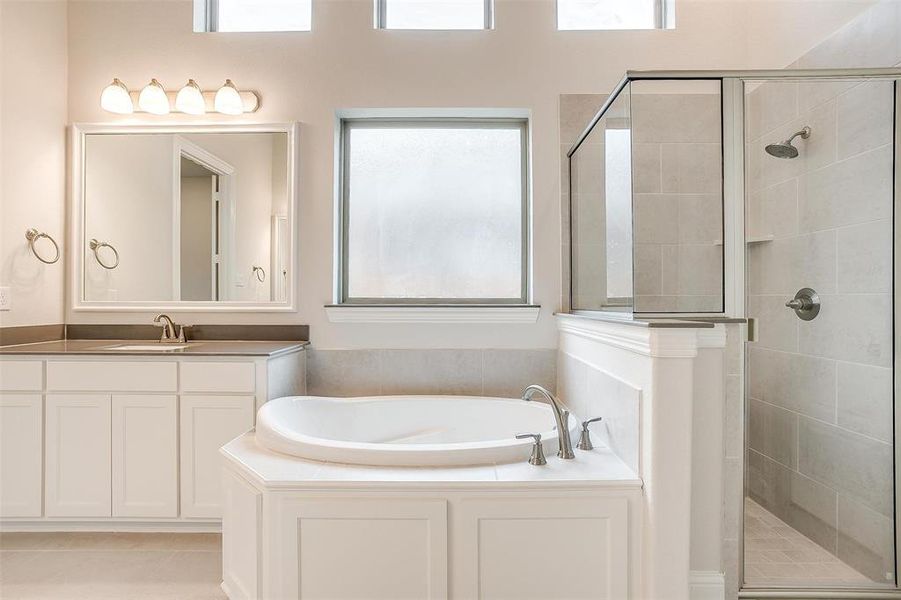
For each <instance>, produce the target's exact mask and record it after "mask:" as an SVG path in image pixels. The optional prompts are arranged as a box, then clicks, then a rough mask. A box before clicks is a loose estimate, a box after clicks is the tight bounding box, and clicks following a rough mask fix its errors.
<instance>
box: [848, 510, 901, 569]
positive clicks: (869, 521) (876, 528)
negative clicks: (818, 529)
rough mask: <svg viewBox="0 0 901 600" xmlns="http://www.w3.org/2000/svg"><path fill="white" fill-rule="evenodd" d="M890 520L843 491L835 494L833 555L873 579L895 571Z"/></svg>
mask: <svg viewBox="0 0 901 600" xmlns="http://www.w3.org/2000/svg"><path fill="white" fill-rule="evenodd" d="M893 533H894V523H893V520H892V519H891V518H890V517H886V516H884V515H881V514H879V513H877V512H875V511H873V510H871V509H870V508H867V507H866V506H865V505H863V504H861V503H860V502H857V501H855V500H854V499H853V498H850V497H848V496H846V495H844V494H839V496H838V540H837V546H836V555H837V556H838V558H839V559H841V560H842V561H844V562H845V563H847V564H848V565H850V566H852V567H854V568H855V569H857V570H858V571H860V572H861V573H863V574H864V575H866V576H867V577H869V578H870V579H872V580H873V581H885V582H890V581H891V580H892V578H889V577H887V575H888V574H891V573H894V572H895V564H894V546H895V540H894V535H893Z"/></svg>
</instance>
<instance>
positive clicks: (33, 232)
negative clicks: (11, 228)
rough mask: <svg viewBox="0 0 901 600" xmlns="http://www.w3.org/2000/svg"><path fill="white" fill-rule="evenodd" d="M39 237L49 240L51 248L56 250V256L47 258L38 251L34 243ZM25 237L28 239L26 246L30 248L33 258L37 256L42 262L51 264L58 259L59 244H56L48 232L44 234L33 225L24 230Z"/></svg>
mask: <svg viewBox="0 0 901 600" xmlns="http://www.w3.org/2000/svg"><path fill="white" fill-rule="evenodd" d="M41 238H47V239H48V240H50V243H51V244H53V249H54V250H55V251H56V256H54V257H53V258H51V259H49V260H48V259H46V258H44V257H43V256H41V255H40V254H39V253H38V250H37V248H35V247H34V243H35V242H36V241H38V240H39V239H41ZM25 239H26V240H28V246H29V247H30V248H31V252H32V253H33V254H34V256H35V258H37V259H38V260H39V261H41V262H42V263H44V264H46V265H52V264H53V263H55V262H56V261H58V260H59V244H57V243H56V240H54V239H53V238H52V237H50V235H49V234H46V233H44V232H43V231H38V230H37V229H35V228H34V227H31V228H30V229H27V230H26V231H25Z"/></svg>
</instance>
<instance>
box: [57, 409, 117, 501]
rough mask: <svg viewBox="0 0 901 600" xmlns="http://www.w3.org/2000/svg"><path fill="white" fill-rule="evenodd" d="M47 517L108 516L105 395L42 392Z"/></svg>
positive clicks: (108, 460)
mask: <svg viewBox="0 0 901 600" xmlns="http://www.w3.org/2000/svg"><path fill="white" fill-rule="evenodd" d="M46 406H47V444H46V451H47V459H46V460H47V470H46V486H47V503H46V514H47V516H48V517H108V516H110V515H111V494H110V460H111V458H110V397H109V396H108V395H105V394H48V395H47V402H46Z"/></svg>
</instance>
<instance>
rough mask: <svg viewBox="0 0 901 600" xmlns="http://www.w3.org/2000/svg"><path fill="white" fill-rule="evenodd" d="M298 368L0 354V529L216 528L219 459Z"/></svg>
mask: <svg viewBox="0 0 901 600" xmlns="http://www.w3.org/2000/svg"><path fill="white" fill-rule="evenodd" d="M303 361H304V356H303V352H302V350H300V348H299V347H298V348H297V349H296V350H294V351H293V352H291V353H286V354H279V355H277V356H275V357H270V356H268V355H263V356H260V355H248V356H240V355H227V356H204V355H200V356H177V357H175V356H172V355H167V356H143V355H141V356H135V355H130V356H109V355H98V356H86V355H83V354H82V355H65V354H63V355H48V356H35V355H28V356H20V355H14V356H10V355H5V354H4V355H0V519H2V523H0V525H2V527H3V528H4V529H18V530H28V529H30V528H41V529H47V527H48V524H50V523H57V524H59V526H60V527H62V528H69V527H77V528H80V529H84V528H85V527H88V528H93V526H96V528H98V529H104V528H117V527H121V526H122V524H123V523H127V524H129V526H139V527H141V528H156V529H168V528H176V527H181V528H184V527H189V528H194V529H214V528H217V527H218V523H219V518H220V515H221V509H220V504H221V496H222V492H221V485H222V484H221V464H220V457H219V448H220V447H221V446H222V445H223V444H225V443H227V442H228V441H229V440H231V439H233V438H235V437H237V436H239V435H240V434H242V433H244V432H245V431H248V430H249V429H251V428H253V425H254V419H255V416H256V409H257V408H258V407H259V406H260V405H261V404H262V403H264V402H266V401H267V400H268V399H270V398H272V397H275V395H288V394H292V393H293V394H301V393H304V392H305V389H304V387H305V384H304V372H305V368H304V363H303ZM86 523H90V524H91V525H90V526H87V525H86ZM104 523H107V525H104Z"/></svg>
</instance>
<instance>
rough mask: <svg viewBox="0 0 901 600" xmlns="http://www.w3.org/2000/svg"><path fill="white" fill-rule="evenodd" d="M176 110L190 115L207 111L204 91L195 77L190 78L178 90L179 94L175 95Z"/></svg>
mask: <svg viewBox="0 0 901 600" xmlns="http://www.w3.org/2000/svg"><path fill="white" fill-rule="evenodd" d="M175 110H177V111H179V112H183V113H187V114H189V115H202V114H204V113H205V112H206V102H205V101H204V100H203V92H202V91H201V90H200V86H199V85H197V82H196V81H194V80H193V79H189V80H188V83H187V84H185V86H184V87H183V88H181V89H180V90H178V95H177V96H175Z"/></svg>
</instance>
